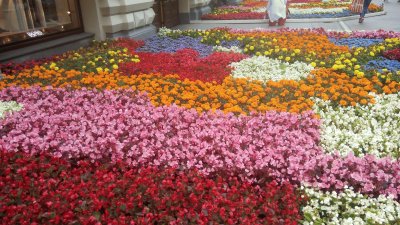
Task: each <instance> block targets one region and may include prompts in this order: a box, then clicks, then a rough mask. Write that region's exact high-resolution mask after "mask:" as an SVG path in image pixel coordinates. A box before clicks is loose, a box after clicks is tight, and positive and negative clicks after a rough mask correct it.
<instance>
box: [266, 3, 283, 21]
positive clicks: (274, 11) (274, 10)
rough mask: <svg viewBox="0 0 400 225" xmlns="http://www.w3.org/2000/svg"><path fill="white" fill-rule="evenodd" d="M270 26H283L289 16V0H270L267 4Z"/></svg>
mask: <svg viewBox="0 0 400 225" xmlns="http://www.w3.org/2000/svg"><path fill="white" fill-rule="evenodd" d="M267 12H268V16H269V23H268V24H269V26H275V25H276V24H277V23H278V25H279V26H283V25H284V24H285V22H286V16H287V13H286V12H287V0H269V1H268V5H267Z"/></svg>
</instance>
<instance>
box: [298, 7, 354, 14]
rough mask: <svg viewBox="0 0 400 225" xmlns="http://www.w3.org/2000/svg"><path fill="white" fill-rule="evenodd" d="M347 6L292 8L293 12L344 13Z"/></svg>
mask: <svg viewBox="0 0 400 225" xmlns="http://www.w3.org/2000/svg"><path fill="white" fill-rule="evenodd" d="M346 9H347V8H346V7H339V8H327V9H324V8H319V7H316V8H309V9H302V8H290V13H291V14H326V13H342V12H343V11H344V10H346Z"/></svg>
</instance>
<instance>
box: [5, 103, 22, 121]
mask: <svg viewBox="0 0 400 225" xmlns="http://www.w3.org/2000/svg"><path fill="white" fill-rule="evenodd" d="M21 109H22V105H21V104H18V103H17V102H14V101H11V102H1V101H0V119H2V118H4V117H5V116H6V113H11V112H14V111H19V110H21Z"/></svg>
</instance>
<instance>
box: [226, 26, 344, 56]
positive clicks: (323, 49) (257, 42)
mask: <svg viewBox="0 0 400 225" xmlns="http://www.w3.org/2000/svg"><path fill="white" fill-rule="evenodd" d="M232 36H233V38H234V39H239V40H244V41H245V43H246V44H247V47H248V51H249V52H251V53H256V52H260V53H261V54H264V53H265V51H272V54H274V53H276V54H279V55H281V56H284V55H287V56H292V57H294V58H302V57H306V58H307V57H309V58H310V60H308V61H311V60H312V59H315V58H316V59H320V60H322V59H332V58H335V57H336V56H337V55H338V54H342V53H348V52H350V49H349V47H347V46H337V45H335V44H334V43H332V42H331V41H329V39H328V37H327V36H326V35H324V34H318V33H316V32H310V31H307V30H304V31H302V32H298V31H296V32H294V31H289V30H287V31H284V30H282V31H281V32H269V31H264V32H262V31H251V32H234V33H233V34H232ZM251 46H252V47H251ZM276 46H277V47H278V49H277V48H276ZM275 49H277V50H275ZM292 54H294V55H292Z"/></svg>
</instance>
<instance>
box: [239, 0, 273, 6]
mask: <svg viewBox="0 0 400 225" xmlns="http://www.w3.org/2000/svg"><path fill="white" fill-rule="evenodd" d="M240 4H241V5H242V6H246V7H265V6H266V5H267V1H265V0H264V1H260V0H244V1H243V2H242V3H240Z"/></svg>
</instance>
